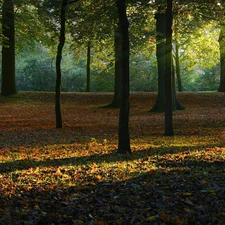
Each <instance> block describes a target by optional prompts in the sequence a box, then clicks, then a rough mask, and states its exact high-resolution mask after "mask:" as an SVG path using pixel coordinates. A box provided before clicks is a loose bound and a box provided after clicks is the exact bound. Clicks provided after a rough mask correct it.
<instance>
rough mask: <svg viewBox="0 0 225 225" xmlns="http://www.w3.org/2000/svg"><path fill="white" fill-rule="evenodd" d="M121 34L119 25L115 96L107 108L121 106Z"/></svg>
mask: <svg viewBox="0 0 225 225" xmlns="http://www.w3.org/2000/svg"><path fill="white" fill-rule="evenodd" d="M120 49H121V48H120V34H119V27H117V28H115V31H114V54H115V64H114V78H115V80H114V96H113V100H112V102H111V103H110V104H109V105H106V106H105V107H106V108H119V107H120V67H121V62H120V60H121V57H120Z"/></svg>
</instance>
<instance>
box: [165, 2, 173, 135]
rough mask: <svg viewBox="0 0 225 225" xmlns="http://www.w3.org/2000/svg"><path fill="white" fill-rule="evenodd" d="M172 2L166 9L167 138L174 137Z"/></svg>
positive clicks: (168, 3)
mask: <svg viewBox="0 0 225 225" xmlns="http://www.w3.org/2000/svg"><path fill="white" fill-rule="evenodd" d="M172 23H173V16H172V0H167V8H166V51H165V59H166V60H165V62H166V63H165V72H166V73H165V94H166V102H165V136H173V134H174V132H173V103H172V102H173V101H172V99H173V98H172V97H173V96H172V94H173V92H172V85H173V84H172Z"/></svg>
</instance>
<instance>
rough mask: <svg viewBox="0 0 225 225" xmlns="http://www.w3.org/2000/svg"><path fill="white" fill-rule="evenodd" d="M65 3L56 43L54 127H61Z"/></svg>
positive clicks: (65, 0)
mask: <svg viewBox="0 0 225 225" xmlns="http://www.w3.org/2000/svg"><path fill="white" fill-rule="evenodd" d="M66 4H67V0H63V2H62V6H61V14H60V19H61V23H60V25H61V27H60V37H59V44H58V51H57V55H56V88H55V114H56V128H62V116H61V103H60V95H61V78H62V73H61V61H62V51H63V47H64V44H65V25H66Z"/></svg>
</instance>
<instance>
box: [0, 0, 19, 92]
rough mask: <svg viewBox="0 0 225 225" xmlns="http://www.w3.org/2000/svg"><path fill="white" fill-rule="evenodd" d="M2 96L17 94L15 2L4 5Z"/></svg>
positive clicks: (5, 2) (7, 1)
mask: <svg viewBox="0 0 225 225" xmlns="http://www.w3.org/2000/svg"><path fill="white" fill-rule="evenodd" d="M2 35H3V45H2V90H1V94H2V95H5V96H6V95H13V94H16V75H15V26H14V4H13V0H4V2H3V5H2Z"/></svg>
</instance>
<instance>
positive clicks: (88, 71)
mask: <svg viewBox="0 0 225 225" xmlns="http://www.w3.org/2000/svg"><path fill="white" fill-rule="evenodd" d="M90 85H91V42H90V41H88V44H87V84H86V92H90Z"/></svg>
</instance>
